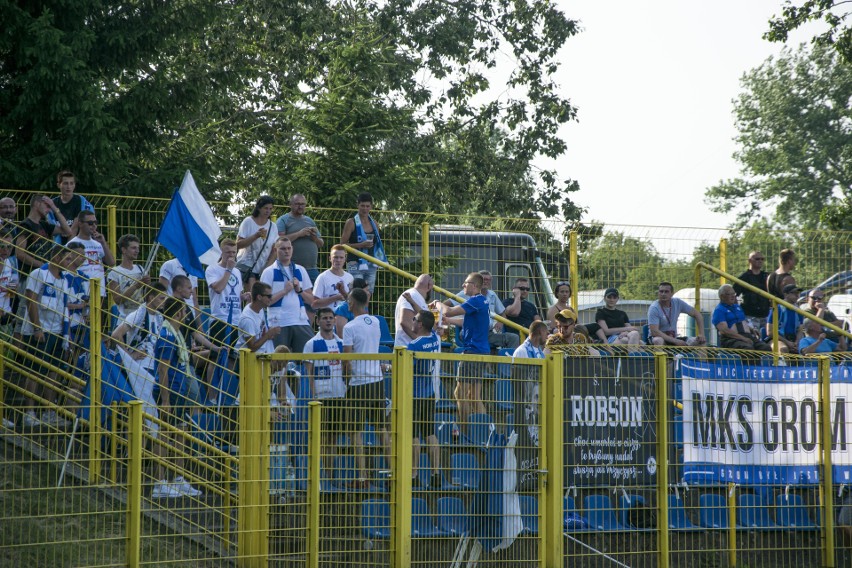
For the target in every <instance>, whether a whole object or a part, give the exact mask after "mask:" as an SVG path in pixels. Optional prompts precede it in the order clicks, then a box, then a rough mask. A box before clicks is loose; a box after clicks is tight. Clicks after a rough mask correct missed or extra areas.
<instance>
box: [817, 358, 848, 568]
mask: <svg viewBox="0 0 852 568" xmlns="http://www.w3.org/2000/svg"><path fill="white" fill-rule="evenodd" d="M819 399H820V407H821V408H820V410H821V412H820V434H821V435H820V437H819V441H820V444H821V445H822V447H821V448H820V449H821V450H822V456H821V457H822V459H821V461H822V472H821V474H822V475H821V477H822V483H821V484H820V486H819V489H820V500H819V503H820V507H822V511H821V514H820V517H821V518H822V543H823V549H822V560H823V562H822V565H823V566H825V567H826V568H834V567H835V563H834V562H835V558H834V489H833V488H834V472H833V471H832V460H831V448H832V445H833V444H832V436H831V360H830V359H829V358H828V357H826V356H824V355H823V356H821V357H820V358H819ZM840 427H841V428H842V425H840Z"/></svg>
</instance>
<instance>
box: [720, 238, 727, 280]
mask: <svg viewBox="0 0 852 568" xmlns="http://www.w3.org/2000/svg"><path fill="white" fill-rule="evenodd" d="M719 269H720V270H721V271H722V272H727V271H728V239H719ZM727 282H728V281H727V280H726V279H725V277H724V276H720V277H719V284H720V285H721V284H725V283H727Z"/></svg>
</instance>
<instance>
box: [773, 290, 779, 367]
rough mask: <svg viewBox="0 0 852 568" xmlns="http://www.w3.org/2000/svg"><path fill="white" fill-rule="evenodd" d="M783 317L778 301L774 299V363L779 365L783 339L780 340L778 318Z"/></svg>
mask: <svg viewBox="0 0 852 568" xmlns="http://www.w3.org/2000/svg"><path fill="white" fill-rule="evenodd" d="M780 317H781V309H780V307H779V306H778V302H776V301H775V300H772V364H773V365H777V364H778V359H780V358H781V341H779V340H778V318H780Z"/></svg>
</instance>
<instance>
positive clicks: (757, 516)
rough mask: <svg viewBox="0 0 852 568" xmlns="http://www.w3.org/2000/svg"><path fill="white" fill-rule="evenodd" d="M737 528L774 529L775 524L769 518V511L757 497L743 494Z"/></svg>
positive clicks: (739, 503)
mask: <svg viewBox="0 0 852 568" xmlns="http://www.w3.org/2000/svg"><path fill="white" fill-rule="evenodd" d="M737 526H740V527H743V528H747V529H774V528H777V526H776V525H775V523H773V522H772V520H771V519H770V518H769V509H767V508H766V503H764V502H763V499H761V498H760V497H759V496H757V495H753V494H751V493H743V494H742V495H740V497H739V500H738V504H737Z"/></svg>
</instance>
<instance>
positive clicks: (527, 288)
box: [518, 286, 530, 292]
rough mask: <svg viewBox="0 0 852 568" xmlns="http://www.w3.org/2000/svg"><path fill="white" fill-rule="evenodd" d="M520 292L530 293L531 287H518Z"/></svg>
mask: <svg viewBox="0 0 852 568" xmlns="http://www.w3.org/2000/svg"><path fill="white" fill-rule="evenodd" d="M518 290H520V291H521V292H529V291H530V287H529V286H518Z"/></svg>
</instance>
